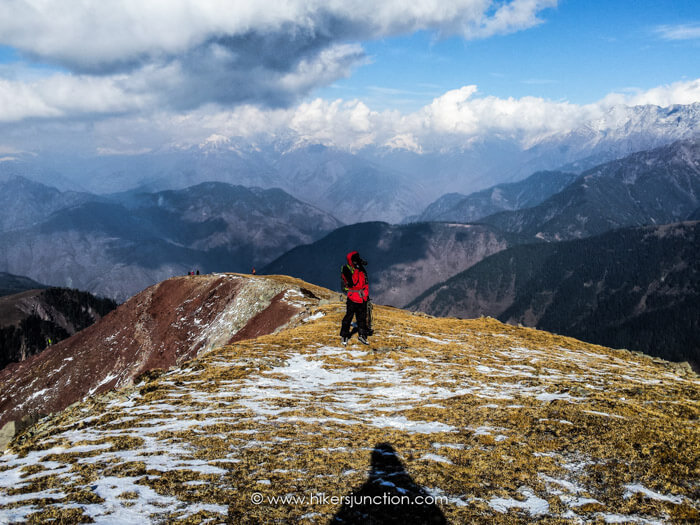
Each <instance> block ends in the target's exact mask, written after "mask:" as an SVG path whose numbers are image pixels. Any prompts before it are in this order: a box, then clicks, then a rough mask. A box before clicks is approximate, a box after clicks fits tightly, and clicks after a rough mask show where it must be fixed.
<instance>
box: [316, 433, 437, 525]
mask: <svg viewBox="0 0 700 525" xmlns="http://www.w3.org/2000/svg"><path fill="white" fill-rule="evenodd" d="M348 523H352V524H360V523H361V524H363V525H384V524H399V525H413V524H415V525H419V524H420V525H440V524H446V523H447V520H446V519H445V515H444V514H443V513H442V511H441V510H440V507H438V506H437V505H435V503H433V502H432V498H431V496H430V494H428V493H427V492H426V491H425V489H423V488H422V487H421V486H420V485H418V484H417V483H416V482H415V481H413V479H412V478H411V476H409V474H408V472H406V470H405V469H404V467H403V465H402V464H401V460H400V459H399V458H398V457H397V456H396V451H395V450H394V448H393V447H392V446H391V445H389V444H388V443H379V444H378V445H377V446H376V447H374V450H373V451H372V470H371V471H370V473H369V479H368V480H367V481H366V482H365V483H364V484H363V485H362V486H361V487H360V488H359V489H357V490H355V491H353V492H352V494H350V495H348V500H347V501H346V502H345V503H344V504H343V506H342V508H341V509H340V510H339V511H338V513H337V514H336V515H335V516H334V517H333V519H332V520H331V522H330V524H329V525H341V524H348Z"/></svg>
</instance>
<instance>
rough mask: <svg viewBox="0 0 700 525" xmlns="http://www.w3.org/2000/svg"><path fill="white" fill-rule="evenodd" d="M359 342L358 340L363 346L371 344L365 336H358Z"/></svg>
mask: <svg viewBox="0 0 700 525" xmlns="http://www.w3.org/2000/svg"><path fill="white" fill-rule="evenodd" d="M357 340H358V341H359V342H360V343H362V344H363V345H368V344H369V341H367V339H365V336H364V335H359V336H357Z"/></svg>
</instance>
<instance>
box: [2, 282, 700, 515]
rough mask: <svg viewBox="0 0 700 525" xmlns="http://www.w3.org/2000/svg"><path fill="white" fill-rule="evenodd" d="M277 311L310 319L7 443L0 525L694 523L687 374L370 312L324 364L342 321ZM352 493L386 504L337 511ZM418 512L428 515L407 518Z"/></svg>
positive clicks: (603, 351) (216, 351) (340, 309)
mask: <svg viewBox="0 0 700 525" xmlns="http://www.w3.org/2000/svg"><path fill="white" fill-rule="evenodd" d="M183 279H186V278H183ZM276 279H279V278H277V277H264V278H262V277H258V278H250V277H248V278H246V280H245V282H244V283H243V285H244V286H245V283H246V282H247V283H251V282H257V283H261V284H264V283H267V284H270V283H272V282H279V281H276ZM284 279H288V278H284ZM192 281H193V282H195V281H196V279H193V280H192ZM287 282H291V281H287ZM293 282H295V283H298V284H297V285H298V286H301V287H303V288H305V289H307V290H309V291H313V292H312V293H313V294H314V295H316V297H320V295H322V294H323V293H322V291H321V290H318V289H316V288H314V287H312V285H310V284H307V283H302V282H300V281H293ZM180 284H181V283H180ZM270 293H272V290H270ZM280 293H282V294H283V295H284V294H285V292H284V290H282V291H281V292H280ZM325 293H326V294H330V292H329V291H326V292H325ZM319 294H320V295H319ZM268 295H269V294H268ZM294 296H295V297H296V298H301V297H307V299H308V301H309V302H308V303H307V305H308V306H309V308H308V310H304V313H303V314H302V315H301V317H300V318H299V322H298V323H296V324H295V325H294V326H293V327H290V328H288V329H285V330H282V331H279V332H277V333H273V334H270V335H263V336H261V337H258V338H256V339H249V340H242V341H238V342H236V343H235V344H231V345H224V346H221V347H218V348H213V349H211V350H210V351H208V352H206V353H204V354H201V355H199V356H198V357H197V358H196V359H194V360H190V361H183V362H181V364H180V365H179V366H176V367H174V368H171V369H169V370H167V371H165V370H163V371H154V372H153V373H151V374H147V375H144V376H142V377H141V378H140V379H139V380H138V381H137V382H136V383H135V384H134V385H133V386H127V387H125V388H123V389H121V390H118V391H114V392H110V393H106V394H103V395H95V396H93V397H91V398H88V399H86V400H85V401H81V402H78V403H76V404H75V405H73V406H71V407H69V408H67V409H66V410H64V411H63V412H61V413H60V414H56V415H54V416H52V417H49V418H45V419H43V420H41V421H39V422H38V423H37V424H36V425H34V426H33V427H31V428H30V429H28V430H27V431H25V432H24V433H21V434H20V435H18V436H17V437H16V438H15V439H14V440H13V441H12V443H11V448H10V450H9V451H8V452H7V453H5V454H3V455H2V456H0V469H1V470H0V471H2V472H3V476H2V477H0V501H2V503H3V504H2V505H1V506H0V520H6V521H13V522H17V521H20V522H21V521H30V522H31V521H47V520H62V521H67V522H79V521H90V520H94V521H97V522H107V521H114V522H121V523H125V522H141V523H148V522H154V523H155V522H165V521H168V522H173V521H177V520H180V521H185V520H186V521H190V522H204V521H213V522H218V523H221V522H230V523H236V522H243V521H246V520H247V521H258V522H265V521H269V520H270V519H273V520H277V521H281V522H284V521H302V522H307V523H310V524H312V523H328V522H330V521H331V520H334V519H335V520H336V522H339V523H353V522H356V521H357V518H358V514H357V513H355V512H350V509H349V508H348V507H350V506H351V505H352V504H355V505H356V507H355V509H354V510H356V511H357V512H359V513H371V515H373V516H377V517H382V518H386V519H389V518H391V517H392V516H394V517H396V516H402V517H404V518H403V519H405V520H408V521H407V522H410V517H411V516H414V517H415V516H426V515H427V516H429V517H430V519H431V520H434V521H437V522H446V521H449V522H455V523H496V524H499V523H500V524H506V523H530V522H532V521H533V520H543V521H548V520H550V521H578V520H583V521H617V522H620V521H631V522H640V521H674V522H683V521H693V520H697V519H698V517H700V513H699V510H700V502H698V500H697V491H696V487H695V480H696V475H695V468H696V465H697V461H698V451H697V447H693V446H689V444H693V443H697V442H698V439H699V438H700V435H699V432H700V430H699V429H698V426H697V425H695V424H693V422H694V421H695V420H696V419H697V416H698V407H697V399H698V397H699V395H700V381H699V380H698V376H697V375H695V374H693V373H692V372H691V371H689V370H687V369H686V368H684V367H679V366H675V365H673V364H671V363H667V362H664V361H662V360H653V359H651V358H649V357H646V356H641V355H635V354H632V353H629V352H625V351H620V350H611V349H608V348H604V347H600V346H596V345H590V344H586V343H582V342H580V341H577V340H575V339H571V338H567V337H561V336H556V335H553V334H549V333H546V332H542V331H537V330H532V329H527V328H519V327H513V326H508V325H503V324H501V323H499V322H498V321H495V320H493V319H487V318H484V319H477V320H470V321H460V320H456V319H436V318H430V317H426V316H424V315H415V314H411V313H409V312H406V311H402V310H397V309H394V308H389V307H383V306H377V308H375V315H376V318H375V320H376V326H375V328H376V335H375V336H374V337H373V338H372V341H373V346H372V348H367V347H365V346H360V345H358V344H355V342H354V340H352V341H351V344H350V346H349V347H342V346H341V345H340V341H339V338H338V336H337V332H336V329H337V327H338V325H339V322H340V319H341V318H342V316H343V313H344V305H343V304H342V302H340V301H338V299H335V300H334V301H333V300H331V301H329V302H326V303H324V304H322V303H321V301H319V300H317V299H314V298H313V297H310V296H304V295H303V294H302V293H298V294H294ZM252 297H254V295H253V296H250V298H252ZM173 298H174V297H173ZM182 298H183V299H184V297H182ZM212 298H213V296H210V299H212ZM295 300H296V299H295ZM218 301H219V303H218V304H219V306H218V307H217V309H218V308H220V307H221V305H222V303H225V302H226V301H227V299H226V298H224V297H220V298H219V300H218ZM183 304H184V303H183ZM122 308H123V306H122ZM195 310H196V308H195ZM187 324H188V325H189V326H190V327H191V328H192V329H195V328H196V329H198V330H206V329H208V328H207V327H209V328H213V327H214V326H215V325H217V324H216V323H212V322H211V320H209V319H205V318H202V322H201V323H200V324H197V323H195V321H194V318H190V319H189V321H188V323H187ZM218 326H219V328H215V331H218V330H221V329H224V330H226V328H225V327H223V326H222V325H218ZM197 327H198V328H197ZM222 335H224V336H226V337H228V335H229V333H228V331H227V330H226V332H225V333H224V334H222ZM226 337H224V338H223V339H226ZM223 339H222V340H223ZM369 485H373V486H375V487H378V492H377V491H375V492H371V494H373V495H377V494H378V495H379V496H380V497H381V498H385V497H387V498H389V499H388V500H386V501H388V503H386V504H384V505H377V504H376V500H375V501H374V504H372V503H368V502H366V501H365V502H361V501H360V500H353V499H352V498H353V497H359V496H361V495H363V494H368V492H367V490H368V486H369ZM401 494H403V495H406V496H407V497H408V500H407V501H406V500H401V499H392V498H393V497H395V496H400V495H401ZM418 495H420V496H422V497H424V496H426V495H428V496H430V497H431V498H432V499H431V500H430V506H429V507H425V506H418V507H416V506H415V505H416V504H418V501H417V499H416V497H417V496H418ZM286 496H290V497H292V496H293V497H295V499H294V500H289V499H287V500H285V499H282V498H284V497H286ZM346 498H349V499H346ZM291 501H293V502H294V503H293V504H290V503H291ZM380 501H384V500H382V499H380ZM426 503H428V502H426V501H425V500H423V501H422V502H421V503H420V504H419V505H425V504H426Z"/></svg>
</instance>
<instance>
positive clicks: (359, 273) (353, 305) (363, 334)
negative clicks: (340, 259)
mask: <svg viewBox="0 0 700 525" xmlns="http://www.w3.org/2000/svg"><path fill="white" fill-rule="evenodd" d="M345 258H346V259H347V261H348V263H347V264H346V265H344V266H343V269H342V280H343V291H345V292H346V293H347V295H348V301H347V309H346V311H345V317H343V322H342V324H341V325H340V337H341V340H342V343H343V345H347V344H348V339H350V323H351V322H352V318H353V316H354V317H355V318H356V319H357V332H358V340H359V341H360V343H362V344H364V345H368V344H369V342H368V341H367V337H368V336H369V328H368V326H367V302H368V301H369V285H368V283H367V270H365V265H366V264H367V261H363V260H362V258H361V257H360V254H359V253H357V252H356V251H353V252H350V253H348V254H347V256H346V257H345Z"/></svg>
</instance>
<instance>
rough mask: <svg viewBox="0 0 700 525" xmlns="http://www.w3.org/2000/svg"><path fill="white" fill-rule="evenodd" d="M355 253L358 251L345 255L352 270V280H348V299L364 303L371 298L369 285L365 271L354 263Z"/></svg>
mask: <svg viewBox="0 0 700 525" xmlns="http://www.w3.org/2000/svg"><path fill="white" fill-rule="evenodd" d="M355 254H357V252H350V253H348V254H347V255H346V256H345V258H346V260H347V261H348V267H349V268H350V271H351V272H352V282H348V299H350V300H351V301H352V302H354V303H364V302H366V301H367V300H368V299H369V285H368V284H367V275H365V272H363V271H362V270H359V269H357V268H355V266H354V265H353V263H352V256H353V255H355Z"/></svg>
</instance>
